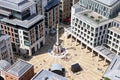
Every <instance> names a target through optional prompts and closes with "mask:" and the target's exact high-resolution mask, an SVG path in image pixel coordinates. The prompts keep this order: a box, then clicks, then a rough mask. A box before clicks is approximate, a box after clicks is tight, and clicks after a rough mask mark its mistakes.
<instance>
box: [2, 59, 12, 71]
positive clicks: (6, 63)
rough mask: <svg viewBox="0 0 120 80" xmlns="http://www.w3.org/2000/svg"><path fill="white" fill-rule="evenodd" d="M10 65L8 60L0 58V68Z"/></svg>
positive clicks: (6, 67) (5, 68)
mask: <svg viewBox="0 0 120 80" xmlns="http://www.w3.org/2000/svg"><path fill="white" fill-rule="evenodd" d="M10 66H11V64H10V63H9V62H8V61H6V60H0V69H1V70H7V69H8V68H9V67H10Z"/></svg>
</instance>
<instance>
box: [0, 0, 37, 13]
mask: <svg viewBox="0 0 120 80" xmlns="http://www.w3.org/2000/svg"><path fill="white" fill-rule="evenodd" d="M33 4H35V2H32V1H29V0H0V6H1V7H4V8H7V9H11V10H14V11H18V12H22V11H23V10H25V9H26V8H28V7H30V6H31V5H33Z"/></svg>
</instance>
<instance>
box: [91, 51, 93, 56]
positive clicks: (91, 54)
mask: <svg viewBox="0 0 120 80" xmlns="http://www.w3.org/2000/svg"><path fill="white" fill-rule="evenodd" d="M91 57H93V49H92V52H91Z"/></svg>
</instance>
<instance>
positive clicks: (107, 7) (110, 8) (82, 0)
mask: <svg viewBox="0 0 120 80" xmlns="http://www.w3.org/2000/svg"><path fill="white" fill-rule="evenodd" d="M79 5H80V6H81V7H80V8H82V9H84V8H85V9H89V10H92V11H95V12H97V13H98V14H100V15H103V16H105V17H107V18H114V17H116V16H117V15H118V12H119V11H120V8H119V7H120V1H119V0H107V1H105V0H79Z"/></svg>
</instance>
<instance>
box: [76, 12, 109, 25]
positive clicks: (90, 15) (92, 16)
mask: <svg viewBox="0 0 120 80" xmlns="http://www.w3.org/2000/svg"><path fill="white" fill-rule="evenodd" d="M75 16H76V17H78V18H80V19H82V20H84V21H86V22H89V23H90V24H93V25H94V27H95V26H98V24H100V23H103V22H105V21H107V20H108V18H106V17H104V16H102V15H100V14H98V13H96V12H94V11H91V10H84V11H82V12H78V13H76V14H75Z"/></svg>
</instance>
